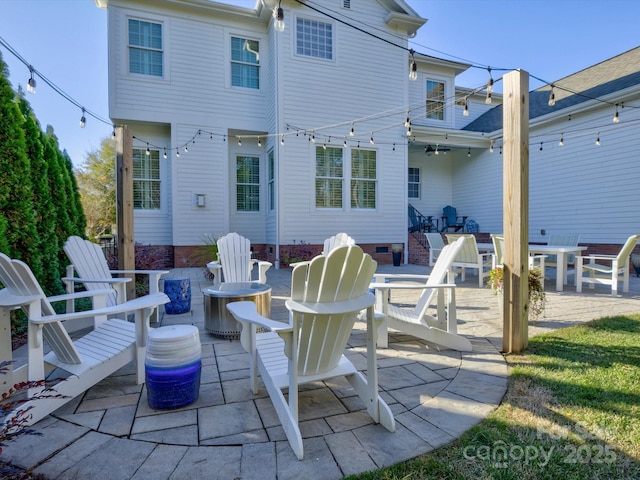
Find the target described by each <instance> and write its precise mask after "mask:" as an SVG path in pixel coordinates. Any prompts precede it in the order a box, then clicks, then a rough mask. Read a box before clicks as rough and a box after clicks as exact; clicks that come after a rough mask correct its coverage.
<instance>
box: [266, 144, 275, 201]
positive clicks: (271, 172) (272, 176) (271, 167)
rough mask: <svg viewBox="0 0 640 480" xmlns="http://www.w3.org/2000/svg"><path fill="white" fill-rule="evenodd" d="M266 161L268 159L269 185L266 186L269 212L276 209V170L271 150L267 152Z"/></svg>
mask: <svg viewBox="0 0 640 480" xmlns="http://www.w3.org/2000/svg"><path fill="white" fill-rule="evenodd" d="M268 159H269V165H268V169H269V185H268V191H269V210H270V211H273V210H275V208H276V168H275V161H274V157H273V150H269V153H268Z"/></svg>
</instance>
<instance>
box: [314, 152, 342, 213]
mask: <svg viewBox="0 0 640 480" xmlns="http://www.w3.org/2000/svg"><path fill="white" fill-rule="evenodd" d="M342 182H343V173H342V149H341V148H335V147H327V148H326V149H325V148H322V147H316V208H342V189H343V186H342Z"/></svg>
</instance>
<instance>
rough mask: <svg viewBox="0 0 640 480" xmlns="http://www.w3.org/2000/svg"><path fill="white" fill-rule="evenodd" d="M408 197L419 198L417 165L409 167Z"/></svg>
mask: <svg viewBox="0 0 640 480" xmlns="http://www.w3.org/2000/svg"><path fill="white" fill-rule="evenodd" d="M408 178H409V185H408V189H407V190H408V194H409V198H420V169H419V168H417V167H409V175H408Z"/></svg>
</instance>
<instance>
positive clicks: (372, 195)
mask: <svg viewBox="0 0 640 480" xmlns="http://www.w3.org/2000/svg"><path fill="white" fill-rule="evenodd" d="M376 184H377V180H376V151H375V150H355V149H354V150H351V208H370V209H373V208H376Z"/></svg>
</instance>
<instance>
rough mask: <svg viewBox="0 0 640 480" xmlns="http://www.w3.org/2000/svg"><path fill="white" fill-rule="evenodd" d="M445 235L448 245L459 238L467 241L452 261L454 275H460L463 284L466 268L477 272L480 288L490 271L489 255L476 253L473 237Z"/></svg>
mask: <svg viewBox="0 0 640 480" xmlns="http://www.w3.org/2000/svg"><path fill="white" fill-rule="evenodd" d="M445 235H446V237H447V242H449V243H453V242H455V241H456V240H457V239H458V238H460V237H461V236H464V237H465V238H466V239H467V241H466V242H465V243H464V246H463V247H462V248H461V249H460V251H459V252H458V255H457V256H456V259H455V260H454V261H453V270H454V271H455V272H456V273H460V276H461V277H462V281H463V282H464V280H465V277H466V269H467V268H471V269H474V270H477V271H478V286H479V287H480V288H482V286H483V285H484V277H488V276H489V271H490V270H491V254H490V253H480V252H479V251H478V244H477V243H476V237H475V236H474V235H468V234H456V233H447V234H445Z"/></svg>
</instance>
